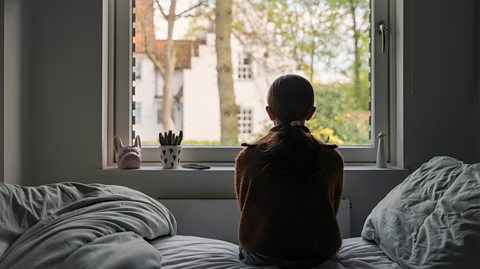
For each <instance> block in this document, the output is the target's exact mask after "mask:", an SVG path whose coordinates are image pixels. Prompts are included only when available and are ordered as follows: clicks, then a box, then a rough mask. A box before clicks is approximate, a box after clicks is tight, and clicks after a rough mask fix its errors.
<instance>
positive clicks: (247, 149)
mask: <svg viewBox="0 0 480 269" xmlns="http://www.w3.org/2000/svg"><path fill="white" fill-rule="evenodd" d="M242 146H244V148H243V149H242V150H241V151H240V152H239V153H238V155H237V157H236V158H235V163H239V162H244V161H246V160H248V161H251V160H252V159H255V158H257V156H256V155H257V146H256V145H250V144H245V143H243V144H242Z"/></svg>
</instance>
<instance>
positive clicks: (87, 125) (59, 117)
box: [30, 0, 102, 184]
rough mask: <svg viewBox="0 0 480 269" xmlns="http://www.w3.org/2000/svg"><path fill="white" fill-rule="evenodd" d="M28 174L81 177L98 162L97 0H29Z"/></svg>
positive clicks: (41, 177) (51, 177)
mask: <svg viewBox="0 0 480 269" xmlns="http://www.w3.org/2000/svg"><path fill="white" fill-rule="evenodd" d="M32 10H34V11H35V12H33V14H32V19H31V20H32V36H31V38H32V81H33V83H32V87H31V90H32V92H31V94H32V99H33V100H35V101H34V102H33V104H32V134H34V135H32V144H33V145H34V147H33V148H32V155H31V156H32V157H31V158H32V164H33V165H32V174H33V175H34V176H35V179H38V181H37V180H36V181H31V182H30V183H31V184H41V183H44V182H54V181H66V180H70V181H73V180H75V181H82V180H84V179H86V178H88V177H89V176H90V173H91V172H92V171H94V170H95V169H97V168H99V167H101V165H102V160H101V158H102V144H101V143H102V117H101V115H102V107H101V106H102V1H98V0H84V1H76V0H46V1H32Z"/></svg>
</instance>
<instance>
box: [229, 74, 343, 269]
mask: <svg viewBox="0 0 480 269" xmlns="http://www.w3.org/2000/svg"><path fill="white" fill-rule="evenodd" d="M267 103H268V106H267V107H266V110H267V113H268V116H269V117H270V120H272V121H273V123H274V125H275V126H274V127H273V128H272V129H271V130H270V132H269V133H268V134H267V135H266V136H265V137H263V138H261V139H260V140H258V141H257V142H255V143H253V144H244V145H245V146H247V148H245V149H243V150H242V151H241V152H240V153H239V154H238V156H237V158H236V160H235V192H236V195H237V199H238V205H239V207H240V225H239V242H240V255H239V258H240V260H241V261H242V262H244V263H246V264H249V265H276V266H279V267H282V268H308V267H312V266H316V265H319V264H320V263H322V262H324V261H325V260H326V259H327V258H328V257H330V256H332V255H334V254H335V253H336V252H337V250H338V249H339V248H340V245H341V236H340V231H339V228H338V224H337V221H336V218H335V216H336V214H337V210H338V206H339V203H340V197H341V195H342V188H343V159H342V157H341V156H340V154H339V153H338V152H337V151H336V150H335V148H336V147H337V146H336V145H327V144H325V143H322V142H320V141H318V140H317V139H315V138H314V137H313V136H312V135H311V134H310V131H309V129H308V128H307V127H305V125H304V124H305V121H307V120H309V119H310V118H311V117H312V115H313V113H314V112H315V106H314V94H313V88H312V85H310V83H309V82H308V81H307V80H306V79H304V78H303V77H300V76H297V75H285V76H282V77H279V78H278V79H276V80H275V81H274V82H273V84H272V85H271V86H270V89H269V92H268V97H267Z"/></svg>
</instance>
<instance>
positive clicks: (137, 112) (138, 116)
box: [133, 102, 142, 125]
mask: <svg viewBox="0 0 480 269" xmlns="http://www.w3.org/2000/svg"><path fill="white" fill-rule="evenodd" d="M133 117H134V122H135V125H139V124H142V104H141V103H138V102H136V103H134V107H133Z"/></svg>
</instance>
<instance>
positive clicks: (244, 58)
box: [237, 52, 253, 80]
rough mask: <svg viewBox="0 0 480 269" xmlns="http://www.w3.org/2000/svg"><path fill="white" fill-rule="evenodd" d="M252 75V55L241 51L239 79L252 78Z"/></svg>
mask: <svg viewBox="0 0 480 269" xmlns="http://www.w3.org/2000/svg"><path fill="white" fill-rule="evenodd" d="M252 77H253V71H252V55H251V54H250V53H246V52H241V53H240V54H239V56H238V68H237V78H238V79H239V80H250V79H252Z"/></svg>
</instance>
